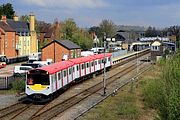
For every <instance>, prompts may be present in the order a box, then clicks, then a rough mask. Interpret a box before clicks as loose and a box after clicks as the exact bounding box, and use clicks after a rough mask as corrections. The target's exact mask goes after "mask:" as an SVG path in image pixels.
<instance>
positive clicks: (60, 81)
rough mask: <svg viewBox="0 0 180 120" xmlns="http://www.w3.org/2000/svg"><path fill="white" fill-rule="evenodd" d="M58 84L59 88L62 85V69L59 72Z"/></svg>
mask: <svg viewBox="0 0 180 120" xmlns="http://www.w3.org/2000/svg"><path fill="white" fill-rule="evenodd" d="M58 85H59V89H60V88H61V87H62V77H61V71H60V72H59V73H58Z"/></svg>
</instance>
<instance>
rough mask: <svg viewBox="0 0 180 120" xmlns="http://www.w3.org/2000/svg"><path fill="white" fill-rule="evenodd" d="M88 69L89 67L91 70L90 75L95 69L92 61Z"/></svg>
mask: <svg viewBox="0 0 180 120" xmlns="http://www.w3.org/2000/svg"><path fill="white" fill-rule="evenodd" d="M90 67H91V69H90V70H91V73H93V72H94V71H95V70H94V68H95V67H94V61H92V62H91V64H90Z"/></svg>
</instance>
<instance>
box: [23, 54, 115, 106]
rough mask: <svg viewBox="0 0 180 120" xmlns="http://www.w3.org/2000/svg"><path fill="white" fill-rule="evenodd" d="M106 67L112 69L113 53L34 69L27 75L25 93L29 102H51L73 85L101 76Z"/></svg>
mask: <svg viewBox="0 0 180 120" xmlns="http://www.w3.org/2000/svg"><path fill="white" fill-rule="evenodd" d="M104 63H105V65H104ZM104 67H106V69H107V70H108V69H110V68H111V67H112V54H111V53H105V54H104V53H103V54H96V55H91V56H87V57H80V58H75V59H70V60H66V61H61V62H57V63H53V64H50V65H47V66H43V67H40V68H36V69H32V70H29V71H28V73H27V77H26V87H25V93H26V95H27V98H28V100H29V101H34V102H46V101H50V100H53V99H54V98H55V97H57V96H58V95H59V94H60V92H61V91H62V90H64V89H66V88H68V87H69V86H71V85H72V83H75V82H78V81H83V80H85V79H86V78H89V77H92V76H93V75H95V74H99V73H101V72H102V71H103V69H104Z"/></svg>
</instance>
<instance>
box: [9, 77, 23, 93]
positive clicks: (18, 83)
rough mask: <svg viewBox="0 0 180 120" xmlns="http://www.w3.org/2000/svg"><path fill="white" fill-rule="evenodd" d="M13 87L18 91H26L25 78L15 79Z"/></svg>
mask: <svg viewBox="0 0 180 120" xmlns="http://www.w3.org/2000/svg"><path fill="white" fill-rule="evenodd" d="M12 89H13V90H15V91H17V92H18V93H20V92H24V91H25V80H23V79H18V80H15V81H14V82H13V83H12Z"/></svg>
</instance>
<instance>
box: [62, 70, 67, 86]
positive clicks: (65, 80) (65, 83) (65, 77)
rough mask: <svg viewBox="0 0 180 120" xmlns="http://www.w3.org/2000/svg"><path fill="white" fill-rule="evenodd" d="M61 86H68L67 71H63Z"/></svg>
mask: <svg viewBox="0 0 180 120" xmlns="http://www.w3.org/2000/svg"><path fill="white" fill-rule="evenodd" d="M63 84H64V86H65V85H67V84H68V81H67V70H63Z"/></svg>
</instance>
